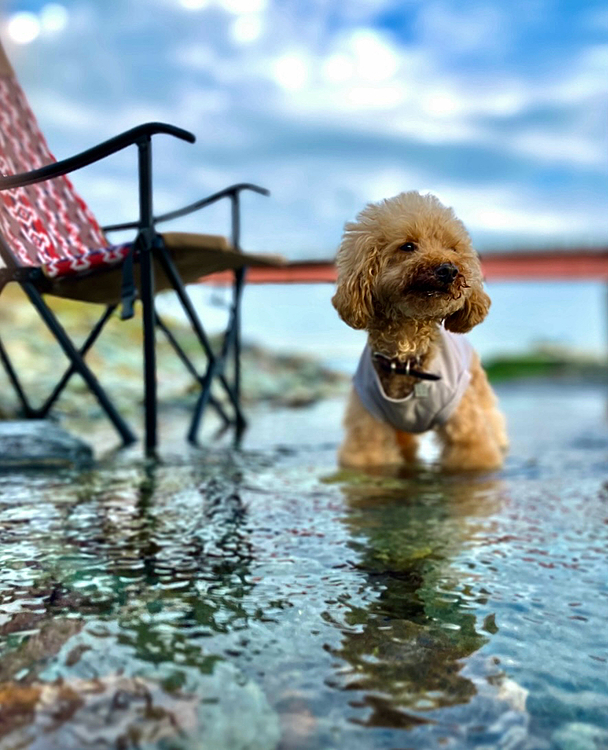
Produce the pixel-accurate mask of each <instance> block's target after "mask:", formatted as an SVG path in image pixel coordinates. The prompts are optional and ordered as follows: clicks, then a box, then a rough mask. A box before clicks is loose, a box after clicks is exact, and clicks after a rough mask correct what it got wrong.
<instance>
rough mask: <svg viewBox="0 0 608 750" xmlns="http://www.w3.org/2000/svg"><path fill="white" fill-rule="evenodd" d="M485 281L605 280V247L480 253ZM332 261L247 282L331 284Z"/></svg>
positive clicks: (224, 280)
mask: <svg viewBox="0 0 608 750" xmlns="http://www.w3.org/2000/svg"><path fill="white" fill-rule="evenodd" d="M482 267H483V272H484V276H485V278H486V279H487V280H488V281H509V280H513V281H515V280H517V281H531V280H543V279H544V280H549V279H551V280H558V279H562V280H583V279H586V280H592V281H608V247H602V248H597V249H592V250H590V249H588V248H584V249H583V248H581V249H580V250H577V249H571V250H567V251H566V250H563V251H562V250H560V251H553V252H552V251H540V250H534V251H529V252H524V251H517V252H506V253H488V254H486V255H483V256H482ZM232 279H233V276H232V274H231V273H230V272H225V273H216V274H213V275H211V276H205V277H204V278H202V279H201V282H202V283H206V284H215V285H218V286H223V285H225V284H229V283H231V282H232ZM335 281H336V268H335V266H334V264H333V262H332V261H314V260H313V261H293V262H291V263H288V264H287V265H286V266H283V267H280V268H250V269H249V270H248V271H247V283H248V284H320V283H327V284H333V283H335Z"/></svg>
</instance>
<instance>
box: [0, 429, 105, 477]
mask: <svg viewBox="0 0 608 750" xmlns="http://www.w3.org/2000/svg"><path fill="white" fill-rule="evenodd" d="M92 458H93V453H92V450H91V448H90V446H88V445H87V444H86V443H85V442H84V441H83V440H79V439H78V438H76V437H74V436H73V435H71V434H70V433H69V432H67V431H66V430H64V429H62V428H61V427H59V426H58V425H56V424H53V423H52V422H48V421H46V420H43V419H35V420H24V421H10V422H0V470H7V469H40V468H56V467H73V466H85V465H87V464H89V463H91V461H92Z"/></svg>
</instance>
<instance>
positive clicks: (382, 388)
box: [332, 191, 508, 471]
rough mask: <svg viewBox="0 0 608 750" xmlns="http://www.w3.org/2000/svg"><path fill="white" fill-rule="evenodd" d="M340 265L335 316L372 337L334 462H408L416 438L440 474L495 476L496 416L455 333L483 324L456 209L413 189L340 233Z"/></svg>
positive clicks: (472, 255) (478, 282)
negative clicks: (429, 444) (433, 440)
mask: <svg viewBox="0 0 608 750" xmlns="http://www.w3.org/2000/svg"><path fill="white" fill-rule="evenodd" d="M336 264H337V267H338V286H337V289H336V293H335V295H334V297H333V300H332V302H333V304H334V307H335V308H336V310H337V311H338V313H339V315H340V317H341V318H342V320H344V322H345V323H347V324H348V325H349V326H351V327H352V328H359V329H365V330H367V332H368V341H367V345H366V347H365V349H364V350H363V354H362V355H361V359H360V360H359V366H358V368H357V372H356V374H355V377H354V381H353V384H354V387H353V390H352V392H351V396H350V399H349V403H348V407H347V411H346V416H345V420H344V425H345V428H346V437H345V439H344V442H343V444H342V446H341V448H340V451H339V461H340V464H341V465H342V466H345V467H359V468H364V467H379V466H388V465H395V464H403V463H406V464H407V463H411V462H413V461H415V458H416V450H417V438H416V435H417V434H419V433H423V432H426V431H427V430H434V431H435V433H436V434H437V436H438V438H439V441H440V444H441V465H442V467H443V468H444V469H445V470H447V471H468V470H493V469H498V468H500V466H501V465H502V462H503V458H504V454H505V453H506V450H507V447H508V440H507V434H506V429H505V421H504V417H503V415H502V414H501V412H500V411H499V410H498V407H497V400H496V397H495V395H494V392H493V391H492V388H491V387H490V385H489V383H488V380H487V377H486V374H485V372H484V370H483V369H482V367H481V364H480V361H479V357H478V356H477V354H476V353H475V352H474V350H473V348H472V346H471V344H470V343H469V342H468V341H467V340H466V338H465V337H464V336H463V335H462V334H463V333H466V332H467V331H470V330H471V328H473V326H476V325H477V324H478V323H481V321H482V320H483V319H484V318H485V317H486V315H487V313H488V309H489V307H490V298H489V297H488V295H487V294H486V293H485V292H484V290H483V285H482V276H481V267H480V264H479V257H478V255H477V253H476V252H475V250H474V249H473V247H472V245H471V240H470V238H469V235H468V233H467V230H466V229H465V227H464V225H463V224H462V222H461V221H460V220H459V219H457V218H456V216H455V215H454V212H453V210H452V209H451V208H446V207H445V206H444V205H442V204H441V203H440V202H439V200H438V199H437V198H436V197H435V196H433V195H426V194H425V195H421V194H420V193H418V192H414V191H410V192H407V193H401V194H400V195H397V196H395V197H394V198H390V199H388V200H384V201H381V202H379V203H370V204H369V205H368V206H366V207H365V208H364V209H363V210H362V211H361V213H360V214H359V215H358V216H357V221H355V222H351V223H348V224H346V227H345V230H344V236H343V239H342V244H341V246H340V249H339V251H338V256H337V259H336Z"/></svg>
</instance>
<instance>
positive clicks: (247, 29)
mask: <svg viewBox="0 0 608 750" xmlns="http://www.w3.org/2000/svg"><path fill="white" fill-rule="evenodd" d="M263 30H264V22H263V20H262V18H261V16H259V15H250V14H247V15H242V16H238V17H237V18H235V19H234V21H233V22H232V25H231V27H230V36H231V38H232V39H233V40H234V41H235V42H236V43H237V44H250V43H251V42H255V41H256V40H257V39H259V38H260V36H261V35H262V32H263Z"/></svg>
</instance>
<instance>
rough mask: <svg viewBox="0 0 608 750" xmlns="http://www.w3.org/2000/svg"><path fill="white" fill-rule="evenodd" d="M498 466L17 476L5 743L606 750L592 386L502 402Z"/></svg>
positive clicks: (288, 435) (285, 453) (174, 462)
mask: <svg viewBox="0 0 608 750" xmlns="http://www.w3.org/2000/svg"><path fill="white" fill-rule="evenodd" d="M501 397H502V402H503V405H504V407H505V409H506V411H507V413H508V416H509V422H510V430H511V435H512V438H513V450H512V454H511V457H510V458H509V461H508V464H507V467H506V468H505V470H504V471H503V472H500V473H496V474H492V475H482V476H480V475H473V476H461V477H444V476H441V475H440V474H439V473H437V472H436V471H435V470H433V468H432V467H427V468H424V469H421V470H418V471H415V472H411V473H409V474H405V475H403V476H400V477H391V476H381V475H369V474H362V473H348V472H346V473H344V472H342V473H340V472H337V471H336V467H335V463H334V452H335V444H336V441H337V440H338V439H339V412H340V409H341V405H339V404H337V403H333V402H325V403H322V404H320V405H318V406H317V407H315V408H314V409H309V410H302V411H299V412H298V411H290V412H287V411H285V412H280V413H266V414H264V413H260V414H258V415H257V416H256V417H255V418H254V425H253V428H252V430H251V431H250V433H249V434H248V436H247V441H246V444H245V447H244V449H243V451H240V452H237V451H233V450H230V449H228V448H225V449H224V448H219V447H216V448H214V449H213V450H211V449H208V450H206V451H205V450H202V451H198V452H197V451H191V452H181V451H175V452H174V453H173V454H172V453H171V451H168V452H167V456H165V458H164V460H163V461H161V462H160V463H158V464H155V463H146V462H144V461H142V460H140V459H139V458H137V457H135V456H134V455H129V454H126V455H124V456H122V457H116V456H113V457H108V458H107V459H105V460H101V461H100V462H99V464H98V465H96V466H95V467H94V468H92V469H88V470H84V471H80V472H76V471H58V472H53V473H49V472H37V473H24V474H5V475H3V476H1V477H0V749H1V750H7V749H8V748H11V749H12V748H35V749H36V750H43V749H45V748H55V747H58V748H59V747H61V748H62V749H63V750H68V749H69V748H79V749H80V748H89V747H91V748H202V747H209V748H214V750H222V748H226V750H228V749H229V750H235V749H238V748H264V749H266V748H268V749H270V748H281V749H282V750H287V749H288V748H294V749H295V748H298V749H300V748H301V749H302V750H308V749H310V750H330V749H332V748H335V749H336V750H337V749H342V748H343V749H344V750H357V749H358V748H361V750H363V749H364V748H365V749H370V748H372V749H373V748H378V749H380V748H382V749H384V748H386V749H387V750H395V749H397V748H399V749H401V748H433V747H438V748H445V747H448V748H496V747H498V748H501V747H504V748H530V750H531V749H532V748H534V749H536V748H547V749H548V750H549V749H551V748H603V747H607V746H608V732H607V731H606V727H608V679H607V674H608V635H607V633H608V627H607V625H608V563H607V560H606V550H607V548H608V547H607V541H608V539H607V537H608V483H607V480H608V442H607V438H608V429H607V427H606V424H605V421H604V415H605V412H606V394H604V393H603V392H602V391H601V389H599V388H595V389H594V388H591V387H588V388H581V387H576V388H575V387H564V386H555V387H551V388H548V387H541V386H530V385H528V386H522V387H518V386H511V387H510V388H509V389H503V391H502V393H501Z"/></svg>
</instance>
